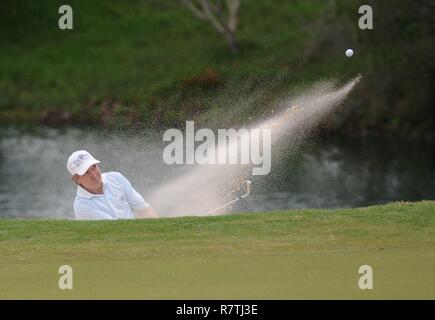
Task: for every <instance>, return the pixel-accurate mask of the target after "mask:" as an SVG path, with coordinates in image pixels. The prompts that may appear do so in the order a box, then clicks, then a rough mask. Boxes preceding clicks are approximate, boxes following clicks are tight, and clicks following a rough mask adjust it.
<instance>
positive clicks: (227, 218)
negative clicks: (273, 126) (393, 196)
mask: <svg viewBox="0 0 435 320" xmlns="http://www.w3.org/2000/svg"><path fill="white" fill-rule="evenodd" d="M63 265H68V266H71V268H72V283H73V289H65V290H61V289H60V288H59V279H60V278H61V277H62V276H63V274H60V273H59V267H60V266H63ZM364 265H366V266H370V268H371V270H372V280H373V288H372V289H361V288H360V286H359V281H360V278H361V277H362V276H364V274H363V273H359V268H360V267H361V266H364ZM0 298H1V299H15V298H21V299H435V201H422V202H413V203H409V202H395V203H390V204H386V205H381V206H372V207H365V208H356V209H340V210H325V209H310V210H288V211H274V212H258V213H240V214H231V215H224V216H213V217H181V218H162V219H147V220H122V221H69V220H39V219H10V218H1V219H0Z"/></svg>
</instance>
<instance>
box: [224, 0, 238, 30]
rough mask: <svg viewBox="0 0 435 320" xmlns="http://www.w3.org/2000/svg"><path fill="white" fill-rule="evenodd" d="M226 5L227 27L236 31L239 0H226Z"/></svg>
mask: <svg viewBox="0 0 435 320" xmlns="http://www.w3.org/2000/svg"><path fill="white" fill-rule="evenodd" d="M227 6H228V13H229V14H228V29H229V30H230V31H231V32H236V29H237V22H238V19H239V9H240V0H227Z"/></svg>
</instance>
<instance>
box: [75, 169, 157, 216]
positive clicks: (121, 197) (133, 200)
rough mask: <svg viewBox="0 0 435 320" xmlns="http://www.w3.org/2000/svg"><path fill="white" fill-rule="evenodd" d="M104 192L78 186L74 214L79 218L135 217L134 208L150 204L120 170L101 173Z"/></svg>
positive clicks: (143, 207) (139, 208)
mask: <svg viewBox="0 0 435 320" xmlns="http://www.w3.org/2000/svg"><path fill="white" fill-rule="evenodd" d="M101 179H102V182H103V194H93V193H90V192H88V191H87V190H85V189H84V188H82V187H81V186H77V195H76V198H75V200H74V215H75V217H76V219H77V220H113V219H133V218H134V213H133V210H141V209H145V208H148V207H149V206H150V205H149V204H148V203H147V202H146V201H145V200H144V199H143V198H142V196H141V195H140V194H139V193H138V192H137V191H136V190H135V189H134V188H133V187H132V186H131V183H130V181H128V180H127V178H125V177H124V176H123V175H122V174H121V173H119V172H106V173H103V174H102V175H101Z"/></svg>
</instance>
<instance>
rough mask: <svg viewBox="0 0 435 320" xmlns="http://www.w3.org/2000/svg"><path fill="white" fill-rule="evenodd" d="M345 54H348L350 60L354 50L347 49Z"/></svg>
mask: <svg viewBox="0 0 435 320" xmlns="http://www.w3.org/2000/svg"><path fill="white" fill-rule="evenodd" d="M345 54H346V57H348V58H350V57H352V56H353V50H352V49H347V50H346V52H345Z"/></svg>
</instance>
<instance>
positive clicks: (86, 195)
mask: <svg viewBox="0 0 435 320" xmlns="http://www.w3.org/2000/svg"><path fill="white" fill-rule="evenodd" d="M101 182H102V183H103V190H104V185H105V184H106V178H105V174H104V173H103V174H101ZM77 195H78V196H80V197H84V198H93V197H101V196H103V195H104V194H95V193H90V192H89V191H88V190H86V189H85V188H83V187H82V186H79V185H77Z"/></svg>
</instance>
